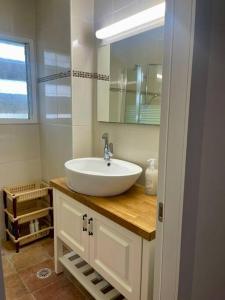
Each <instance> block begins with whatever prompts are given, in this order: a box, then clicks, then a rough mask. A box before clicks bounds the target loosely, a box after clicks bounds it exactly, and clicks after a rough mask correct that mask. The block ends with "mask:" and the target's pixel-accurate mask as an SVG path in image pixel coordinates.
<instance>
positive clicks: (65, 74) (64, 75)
mask: <svg viewBox="0 0 225 300" xmlns="http://www.w3.org/2000/svg"><path fill="white" fill-rule="evenodd" d="M71 73H72V72H71V71H70V70H68V71H66V72H60V73H57V74H52V75H49V76H45V77H41V78H38V83H41V82H47V81H52V80H56V79H61V78H67V77H71ZM73 77H77V78H87V79H97V80H103V81H109V80H110V76H109V75H105V74H98V73H92V72H84V71H76V70H73Z"/></svg>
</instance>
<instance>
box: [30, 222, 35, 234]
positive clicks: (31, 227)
mask: <svg viewBox="0 0 225 300" xmlns="http://www.w3.org/2000/svg"><path fill="white" fill-rule="evenodd" d="M29 227H30V233H34V232H35V226H34V221H33V220H32V221H30V225H29Z"/></svg>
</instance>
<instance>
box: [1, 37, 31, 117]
mask: <svg viewBox="0 0 225 300" xmlns="http://www.w3.org/2000/svg"><path fill="white" fill-rule="evenodd" d="M30 57H31V45H30V43H29V42H18V41H12V40H4V39H0V122H1V121H3V120H6V121H7V120H8V121H9V122H10V121H13V120H18V121H24V120H31V119H33V101H34V99H33V96H34V93H33V86H32V82H33V81H32V70H31V59H30Z"/></svg>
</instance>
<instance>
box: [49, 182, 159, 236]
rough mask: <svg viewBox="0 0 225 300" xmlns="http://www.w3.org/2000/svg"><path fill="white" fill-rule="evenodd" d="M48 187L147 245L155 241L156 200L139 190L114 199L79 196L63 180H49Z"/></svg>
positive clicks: (136, 187) (134, 187) (139, 187)
mask: <svg viewBox="0 0 225 300" xmlns="http://www.w3.org/2000/svg"><path fill="white" fill-rule="evenodd" d="M51 186H52V187H54V188H55V189H57V190H59V191H61V192H62V193H65V194H66V195H68V196H69V197H72V198H73V199H75V200H77V201H78V202H80V203H82V204H84V205H86V206H88V207H90V208H91V209H93V210H95V211H96V212H98V213H100V214H101V215H103V216H105V217H107V218H109V219H111V220H112V221H114V222H115V223H118V224H120V225H121V226H123V227H125V228H127V229H128V230H130V231H132V232H134V233H136V234H137V235H139V236H141V237H143V238H144V239H146V240H148V241H151V240H153V239H154V238H155V230H156V207H157V199H156V197H155V196H148V195H145V193H144V188H143V187H142V186H139V185H135V186H133V187H132V188H131V189H130V190H129V191H127V192H125V193H124V194H122V195H119V196H114V197H93V196H87V195H84V194H79V193H77V192H74V191H72V190H71V189H70V188H68V186H67V185H66V182H65V178H56V179H53V180H51Z"/></svg>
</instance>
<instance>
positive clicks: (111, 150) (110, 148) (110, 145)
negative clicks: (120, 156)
mask: <svg viewBox="0 0 225 300" xmlns="http://www.w3.org/2000/svg"><path fill="white" fill-rule="evenodd" d="M109 150H110V153H111V156H113V143H110V144H109Z"/></svg>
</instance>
